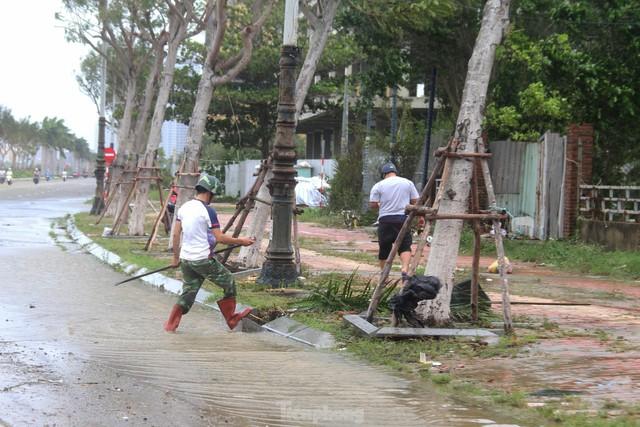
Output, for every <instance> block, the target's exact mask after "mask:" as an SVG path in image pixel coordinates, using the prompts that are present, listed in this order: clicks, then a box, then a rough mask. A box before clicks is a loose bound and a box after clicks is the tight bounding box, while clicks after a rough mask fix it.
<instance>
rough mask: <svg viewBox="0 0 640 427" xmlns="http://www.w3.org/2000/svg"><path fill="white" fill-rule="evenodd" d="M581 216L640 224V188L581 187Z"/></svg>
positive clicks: (615, 186) (611, 186)
mask: <svg viewBox="0 0 640 427" xmlns="http://www.w3.org/2000/svg"><path fill="white" fill-rule="evenodd" d="M580 215H581V216H582V217H585V218H590V219H599V220H605V221H622V222H640V187H636V186H621V185H581V186H580Z"/></svg>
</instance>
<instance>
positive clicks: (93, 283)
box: [0, 179, 524, 426]
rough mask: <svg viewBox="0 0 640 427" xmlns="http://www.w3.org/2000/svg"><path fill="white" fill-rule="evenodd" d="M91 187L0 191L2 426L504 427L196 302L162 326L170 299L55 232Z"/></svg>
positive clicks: (80, 183)
mask: <svg viewBox="0 0 640 427" xmlns="http://www.w3.org/2000/svg"><path fill="white" fill-rule="evenodd" d="M94 185H95V184H94V182H93V180H90V179H79V180H70V181H67V182H66V183H60V182H56V183H42V184H40V185H38V186H35V185H33V184H32V183H31V182H17V183H16V184H15V185H14V186H13V187H12V188H7V187H6V186H3V187H1V188H0V277H1V278H2V280H1V283H2V285H1V286H0V313H1V314H0V426H4V425H9V426H13V425H54V424H55V425H63V426H66V425H72V426H76V425H77V426H87V425H91V426H103V425H104V426H113V425H140V426H152V425H155V426H177V425H181V426H207V425H221V424H226V425H241V426H242V425H270V426H277V425H395V426H399V425H407V426H409V425H411V426H420V425H435V426H479V425H492V424H494V423H503V424H506V423H508V420H506V419H504V418H500V417H496V416H492V414H489V413H488V412H487V411H486V410H485V409H481V408H469V407H463V406H462V405H460V404H458V403H456V402H455V401H453V400H451V399H449V398H447V397H443V396H441V395H439V394H437V393H435V392H434V391H432V390H426V389H424V388H423V387H424V386H421V385H419V384H417V383H415V382H412V381H407V380H405V379H403V378H399V377H397V376H394V375H391V374H388V373H386V372H384V371H382V370H381V369H378V368H373V367H370V366H367V365H365V364H361V363H358V362H355V361H353V360H351V359H349V358H348V357H343V356H341V355H340V354H337V353H334V352H321V351H315V350H310V349H308V348H306V347H303V346H301V345H297V344H294V343H291V342H289V341H286V340H284V339H282V338H280V337H276V336H272V335H270V334H267V333H263V334H244V333H239V332H238V333H236V332H234V333H230V332H229V331H228V330H227V329H226V326H224V323H223V322H222V320H221V318H220V317H219V315H218V314H217V313H214V312H212V311H210V310H208V309H205V308H200V307H194V309H193V311H192V312H191V313H189V315H187V316H185V317H184V318H183V322H182V324H181V326H180V332H179V333H177V334H167V333H165V332H164V331H163V329H162V324H163V322H164V320H165V316H166V315H168V312H169V310H170V307H171V305H172V304H173V303H174V301H175V297H174V296H171V295H164V294H161V293H159V292H156V291H153V290H151V289H149V288H147V287H145V286H144V285H142V284H141V283H132V284H129V285H127V286H126V287H114V286H113V283H115V282H116V281H118V280H121V279H122V275H120V274H119V273H117V272H115V271H113V270H112V269H111V268H109V267H108V266H105V265H103V264H101V263H100V262H99V261H98V260H96V259H95V258H93V257H92V256H91V255H88V254H86V253H84V252H83V251H82V249H81V248H78V247H74V246H73V245H63V246H64V247H61V246H60V245H56V244H55V242H54V240H53V239H52V236H53V235H55V234H58V233H59V232H60V230H57V229H56V228H55V227H52V226H51V223H52V219H53V218H58V217H62V216H64V214H66V213H70V212H76V211H80V210H87V209H88V205H87V204H85V203H84V202H85V201H86V200H87V199H88V198H89V197H91V195H92V192H93V189H94ZM65 248H66V249H65ZM417 357H418V355H416V358H417ZM521 425H524V424H521Z"/></svg>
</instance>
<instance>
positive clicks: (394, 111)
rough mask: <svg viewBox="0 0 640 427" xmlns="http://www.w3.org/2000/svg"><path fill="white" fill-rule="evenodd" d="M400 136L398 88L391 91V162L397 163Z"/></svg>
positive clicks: (395, 86) (395, 87)
mask: <svg viewBox="0 0 640 427" xmlns="http://www.w3.org/2000/svg"><path fill="white" fill-rule="evenodd" d="M397 134H398V86H397V85H394V86H393V88H392V89H391V161H392V162H393V163H394V164H395V162H396V153H395V150H396V138H397Z"/></svg>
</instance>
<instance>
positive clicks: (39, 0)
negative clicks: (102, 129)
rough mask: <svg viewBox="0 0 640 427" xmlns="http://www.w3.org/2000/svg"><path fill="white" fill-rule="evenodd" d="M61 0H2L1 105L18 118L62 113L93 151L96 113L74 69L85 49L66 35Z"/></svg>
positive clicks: (72, 129) (52, 115) (0, 11)
mask: <svg viewBox="0 0 640 427" xmlns="http://www.w3.org/2000/svg"><path fill="white" fill-rule="evenodd" d="M61 10H62V4H61V2H60V1H59V0H0V105H3V106H4V107H6V108H8V109H10V110H11V111H12V113H13V116H14V117H15V118H16V119H20V118H24V117H31V120H32V121H41V120H42V119H43V118H44V117H46V116H49V117H59V118H61V119H64V122H65V123H66V125H67V126H68V127H69V129H71V131H72V132H73V133H74V134H75V135H76V136H79V137H82V138H85V139H86V140H87V142H88V143H89V147H91V149H92V150H94V151H95V147H96V146H97V127H98V125H97V123H98V113H97V111H96V107H95V105H94V104H93V102H91V100H90V99H89V97H87V96H86V95H84V94H83V93H82V92H80V89H79V87H78V84H77V83H76V80H75V75H76V71H77V70H79V69H80V61H81V58H82V57H83V56H84V54H85V53H86V52H87V49H86V48H85V47H83V46H81V45H78V44H71V43H68V42H66V41H65V39H64V30H63V29H62V28H60V27H59V24H58V23H57V22H56V20H55V17H54V14H55V13H56V12H59V11H61Z"/></svg>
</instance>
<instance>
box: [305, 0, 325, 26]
mask: <svg viewBox="0 0 640 427" xmlns="http://www.w3.org/2000/svg"><path fill="white" fill-rule="evenodd" d="M300 10H301V11H302V14H303V15H304V17H305V18H307V21H309V25H310V26H311V28H312V29H313V30H314V31H316V30H318V29H319V28H320V26H321V23H320V19H319V18H318V17H317V16H316V14H315V12H314V11H313V10H311V8H310V7H309V4H308V2H307V1H302V2H300Z"/></svg>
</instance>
